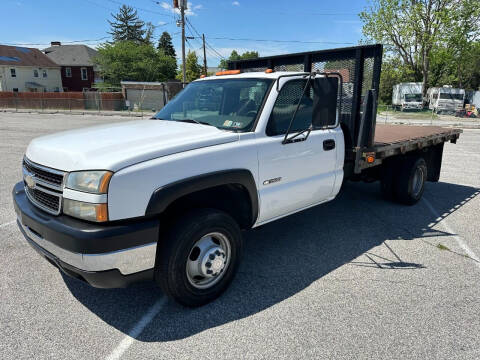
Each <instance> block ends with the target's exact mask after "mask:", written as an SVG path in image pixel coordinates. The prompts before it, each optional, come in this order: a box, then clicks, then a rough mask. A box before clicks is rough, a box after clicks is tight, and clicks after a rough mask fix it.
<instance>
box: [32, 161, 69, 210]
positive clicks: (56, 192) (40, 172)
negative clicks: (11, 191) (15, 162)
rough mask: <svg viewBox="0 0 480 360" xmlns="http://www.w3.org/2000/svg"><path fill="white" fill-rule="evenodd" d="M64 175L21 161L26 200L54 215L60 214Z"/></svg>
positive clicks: (60, 172)
mask: <svg viewBox="0 0 480 360" xmlns="http://www.w3.org/2000/svg"><path fill="white" fill-rule="evenodd" d="M64 177H65V173H64V172H62V171H59V170H55V169H50V168H47V167H44V166H42V165H38V164H35V163H32V162H31V161H29V160H28V159H27V158H24V160H23V181H24V185H25V193H26V194H27V197H28V199H29V200H30V201H31V202H32V203H33V204H34V205H35V206H37V207H39V208H40V209H42V210H44V211H46V212H48V213H50V214H54V215H58V214H60V212H61V205H62V195H63V179H64Z"/></svg>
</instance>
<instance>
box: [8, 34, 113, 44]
mask: <svg viewBox="0 0 480 360" xmlns="http://www.w3.org/2000/svg"><path fill="white" fill-rule="evenodd" d="M109 38H110V36H104V37H101V38H99V39H85V40H72V41H62V44H75V43H87V42H96V41H101V40H105V39H109ZM49 44H50V43H40V44H38V43H4V45H10V46H28V45H32V46H33V45H36V46H39V45H49Z"/></svg>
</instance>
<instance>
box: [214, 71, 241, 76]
mask: <svg viewBox="0 0 480 360" xmlns="http://www.w3.org/2000/svg"><path fill="white" fill-rule="evenodd" d="M240 72H241V71H240V70H225V71H219V72H217V73H215V75H216V76H221V75H237V74H240Z"/></svg>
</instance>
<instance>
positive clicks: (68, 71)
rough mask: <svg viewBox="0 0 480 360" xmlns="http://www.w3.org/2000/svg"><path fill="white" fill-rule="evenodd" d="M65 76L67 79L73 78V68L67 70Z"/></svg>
mask: <svg viewBox="0 0 480 360" xmlns="http://www.w3.org/2000/svg"><path fill="white" fill-rule="evenodd" d="M65 76H66V77H72V68H69V67H67V68H65Z"/></svg>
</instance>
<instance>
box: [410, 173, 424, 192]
mask: <svg viewBox="0 0 480 360" xmlns="http://www.w3.org/2000/svg"><path fill="white" fill-rule="evenodd" d="M424 176H425V174H424V173H423V169H422V168H421V167H417V168H416V169H415V173H414V174H413V181H412V194H413V196H415V197H418V195H419V194H420V192H421V191H422V187H423V178H424Z"/></svg>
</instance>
